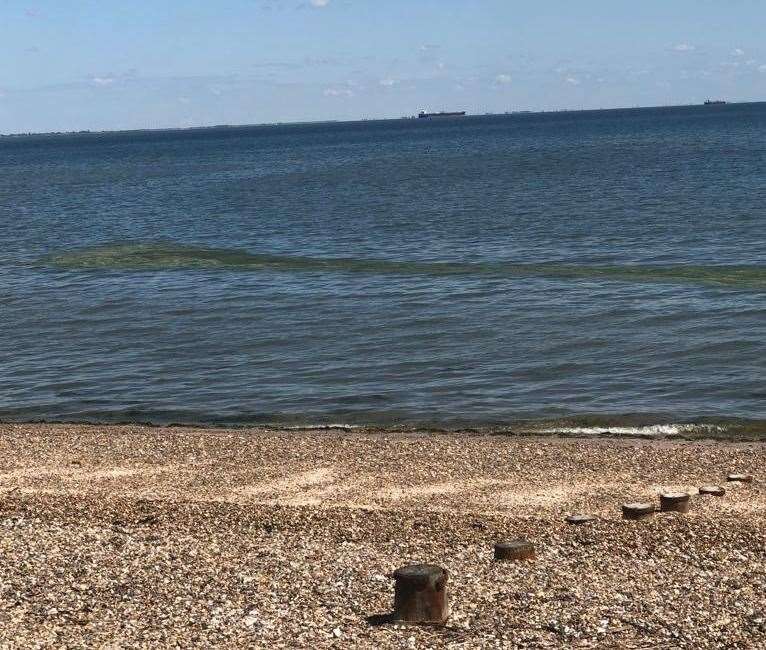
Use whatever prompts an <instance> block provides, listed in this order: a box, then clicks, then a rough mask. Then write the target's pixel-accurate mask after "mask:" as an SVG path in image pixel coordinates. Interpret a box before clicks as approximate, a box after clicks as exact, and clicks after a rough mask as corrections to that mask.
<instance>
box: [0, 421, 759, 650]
mask: <svg viewBox="0 0 766 650" xmlns="http://www.w3.org/2000/svg"><path fill="white" fill-rule="evenodd" d="M730 473H741V474H751V475H753V476H754V481H753V482H752V483H740V482H728V481H727V480H726V478H727V475H728V474H730ZM764 477H766V446H764V444H762V443H757V442H747V443H737V442H721V441H715V442H714V441H693V442H692V441H686V440H643V439H628V438H624V439H623V438H621V439H614V438H611V439H610V438H598V439H585V438H556V437H518V436H516V437H513V436H501V435H486V434H475V433H428V432H392V431H380V430H366V429H357V430H335V429H323V430H300V431H299V430H284V431H280V430H267V429H236V430H223V429H192V428H180V427H172V428H156V427H143V426H95V425H39V424H24V425H18V424H0V647H3V648H29V647H56V648H61V647H104V646H108V647H113V648H118V647H131V648H136V647H146V648H148V647H210V646H218V647H231V648H236V647H250V648H309V647H310V648H332V647H352V648H433V647H449V648H493V647H496V648H560V647H561V648H564V647H565V648H570V647H582V648H602V647H603V648H722V647H737V648H758V647H764V646H765V645H766V611H765V609H766V608H764V603H765V602H766V517H765V516H764V515H765V513H766V510H765V509H766V490H764V488H763V482H762V481H763V479H764ZM711 484H717V485H721V486H722V487H724V488H725V494H724V495H723V496H703V495H699V494H698V488H699V487H700V486H703V485H711ZM661 492H689V493H690V494H691V495H692V496H691V505H690V509H689V512H688V513H686V514H681V513H676V512H657V513H656V514H654V516H652V517H650V518H649V519H646V520H642V521H628V520H624V519H623V518H622V512H621V507H622V505H623V504H625V503H639V502H651V503H655V504H657V505H658V503H659V501H658V499H659V497H658V495H659V494H660V493H661ZM575 514H587V515H593V516H594V517H595V519H594V520H593V521H591V522H589V523H586V524H583V525H571V524H568V523H567V522H566V517H567V516H570V515H575ZM516 539H523V540H527V541H529V542H532V543H533V544H534V546H535V549H536V559H535V560H532V561H522V562H496V561H494V560H493V548H494V544H495V543H496V542H500V541H509V540H516ZM417 562H427V563H431V564H436V565H438V566H441V567H443V568H444V569H446V570H447V573H448V582H447V587H446V588H447V594H448V599H449V601H450V604H451V614H450V616H449V618H448V619H447V621H446V623H445V624H444V625H443V626H417V625H395V624H391V623H385V622H384V624H380V623H381V621H385V615H386V614H387V613H389V612H390V611H391V607H392V602H393V579H392V577H391V575H392V573H393V571H394V570H395V569H397V568H399V567H401V566H404V565H407V564H410V563H417Z"/></svg>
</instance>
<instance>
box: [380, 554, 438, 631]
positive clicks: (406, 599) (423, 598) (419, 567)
mask: <svg viewBox="0 0 766 650" xmlns="http://www.w3.org/2000/svg"><path fill="white" fill-rule="evenodd" d="M394 578H395V579H396V584H395V586H394V612H393V614H392V615H391V619H392V620H394V621H402V622H405V623H443V622H444V621H446V620H447V617H448V616H449V603H448V601H447V571H445V570H444V569H442V568H441V567H438V566H435V565H433V564H410V565H408V566H404V567H401V568H399V569H397V570H396V571H394Z"/></svg>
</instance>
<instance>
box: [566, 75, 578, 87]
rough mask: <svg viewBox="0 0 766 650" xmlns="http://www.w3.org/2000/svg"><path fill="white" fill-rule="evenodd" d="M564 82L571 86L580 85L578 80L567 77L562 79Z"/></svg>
mask: <svg viewBox="0 0 766 650" xmlns="http://www.w3.org/2000/svg"><path fill="white" fill-rule="evenodd" d="M564 81H566V82H567V83H568V84H571V85H573V86H579V85H580V80H579V79H578V78H577V77H567V78H566V79H564Z"/></svg>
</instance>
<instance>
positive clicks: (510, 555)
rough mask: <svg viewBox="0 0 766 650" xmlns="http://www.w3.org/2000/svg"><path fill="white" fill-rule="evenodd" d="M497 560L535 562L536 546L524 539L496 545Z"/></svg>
mask: <svg viewBox="0 0 766 650" xmlns="http://www.w3.org/2000/svg"><path fill="white" fill-rule="evenodd" d="M495 559H496V560H513V561H516V560H534V559H535V547H534V544H531V543H530V542H527V541H525V540H523V539H515V540H513V541H511V542H498V543H497V544H495Z"/></svg>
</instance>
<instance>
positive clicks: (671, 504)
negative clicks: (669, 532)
mask: <svg viewBox="0 0 766 650" xmlns="http://www.w3.org/2000/svg"><path fill="white" fill-rule="evenodd" d="M660 510H662V511H663V512H688V511H689V493H688V492H663V493H662V494H660Z"/></svg>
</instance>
